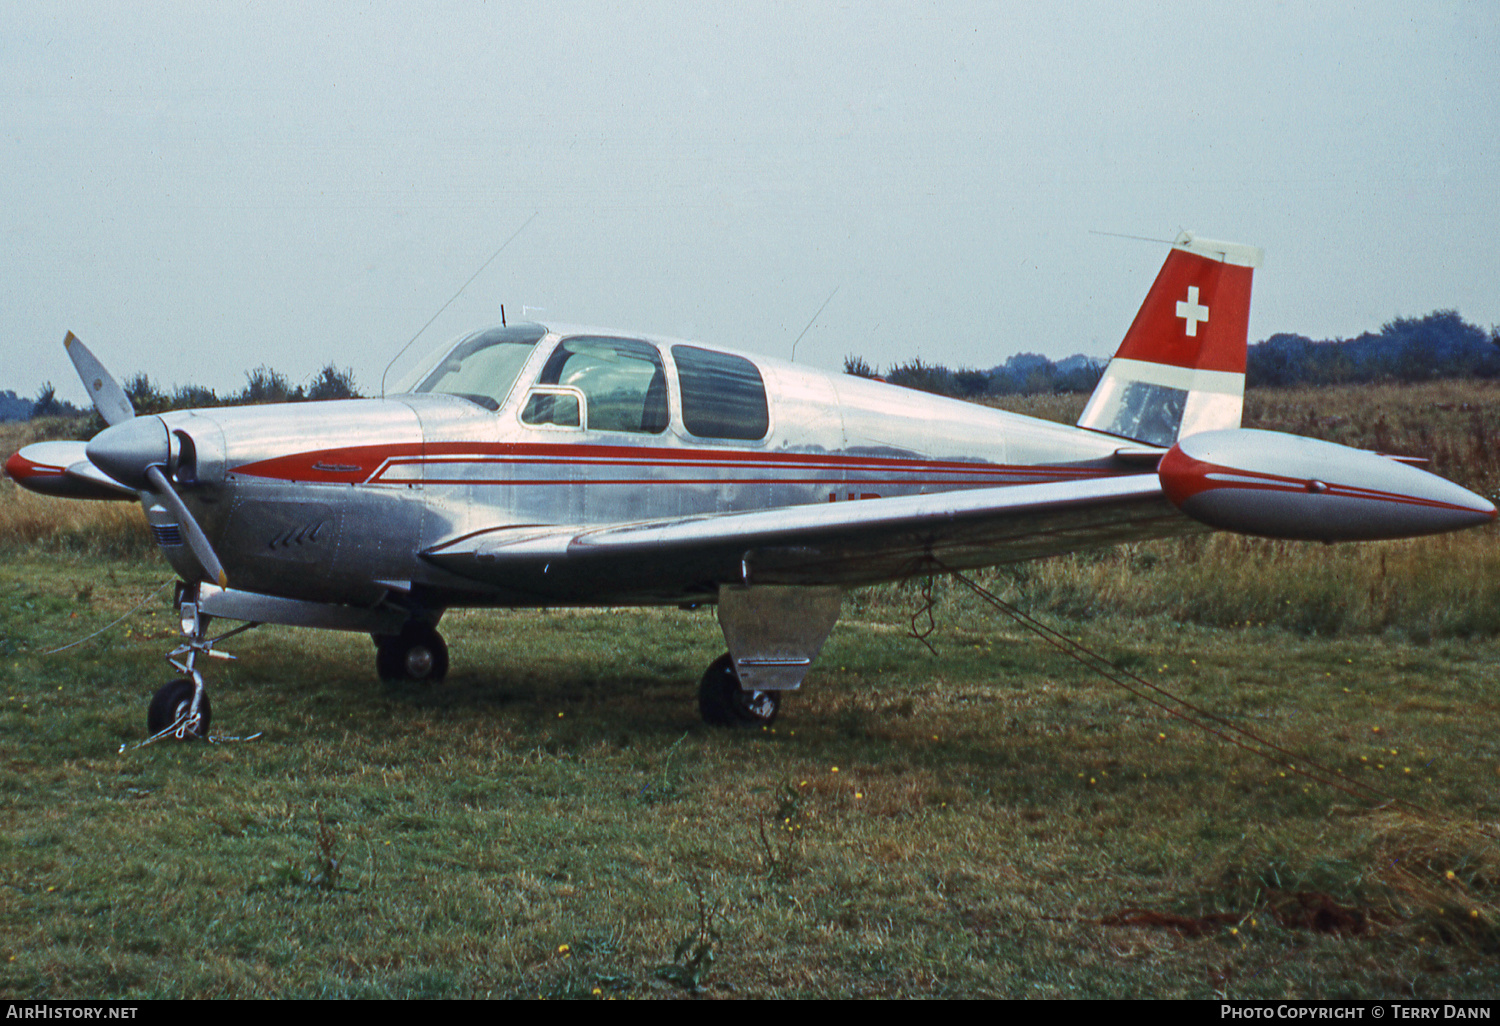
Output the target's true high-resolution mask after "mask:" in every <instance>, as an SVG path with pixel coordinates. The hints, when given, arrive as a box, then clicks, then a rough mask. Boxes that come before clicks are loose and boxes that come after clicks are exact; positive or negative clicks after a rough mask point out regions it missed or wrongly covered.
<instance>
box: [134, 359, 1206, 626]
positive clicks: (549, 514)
mask: <svg viewBox="0 0 1500 1026" xmlns="http://www.w3.org/2000/svg"><path fill="white" fill-rule="evenodd" d="M580 336H583V337H587V338H590V339H599V338H605V337H608V338H620V339H628V341H630V342H632V343H634V344H637V345H648V346H651V347H652V348H653V349H654V350H655V351H656V353H657V354H659V358H660V366H661V368H662V370H664V371H665V374H664V379H665V380H664V384H665V393H666V396H665V397H666V408H667V411H668V417H667V419H666V423H662V424H655V425H652V427H653V428H654V430H613V429H595V428H592V427H591V426H589V424H588V423H586V421H587V417H586V416H585V417H583V418H580V419H582V420H584V421H585V423H580V424H578V425H576V426H575V425H567V426H558V425H556V424H550V423H540V424H539V423H528V422H527V421H526V419H525V418H523V416H522V413H523V410H524V408H525V405H526V402H527V397H528V395H530V394H531V393H532V392H533V390H534V389H536V388H543V389H545V388H548V387H549V386H546V385H540V386H539V385H538V378H539V377H541V376H543V375H542V371H543V368H544V367H545V366H546V364H547V362H548V360H549V358H550V357H551V354H552V353H553V352H554V351H555V350H556V349H557V347H558V346H559V344H560V343H562V342H563V341H564V340H565V339H568V338H576V337H580ZM684 345H687V344H685V343H681V342H674V341H673V340H665V339H656V338H650V337H645V336H639V335H636V336H622V335H618V334H614V335H609V334H608V333H604V332H600V331H597V330H591V329H576V330H570V329H549V330H548V331H547V332H546V334H545V335H543V336H542V337H541V338H540V340H539V341H537V342H536V343H535V345H534V347H533V351H532V352H531V354H530V355H529V356H528V357H527V359H526V362H525V364H524V366H523V367H522V368H521V370H520V373H519V374H517V376H516V379H515V382H514V384H513V385H512V386H511V387H510V389H509V390H508V391H507V392H506V394H504V395H503V396H500V397H498V398H497V399H495V400H494V401H495V402H496V403H497V404H498V408H497V409H493V410H492V409H489V408H488V407H487V406H486V405H481V404H480V403H479V402H476V401H474V400H473V399H470V398H464V397H461V396H458V395H450V394H443V393H440V392H425V393H424V392H407V393H402V394H396V395H391V396H388V397H387V398H384V399H362V400H347V401H339V402H323V403H296V404H285V405H275V406H256V407H239V408H222V409H204V410H188V411H179V412H174V413H167V414H163V415H161V420H162V422H163V423H164V424H165V425H166V428H167V430H168V431H169V432H170V434H171V436H172V438H173V439H174V440H175V445H176V446H177V447H178V451H179V452H183V451H185V452H187V453H188V454H189V455H188V457H186V458H181V459H179V466H180V467H181V468H183V469H180V470H179V472H178V475H177V478H176V480H177V482H178V484H179V485H180V486H181V487H180V493H181V494H182V497H183V499H184V501H185V502H186V503H187V504H188V506H189V507H190V508H191V509H192V511H193V512H194V514H195V515H196V516H197V517H198V519H199V522H200V523H201V524H202V526H203V528H204V531H205V532H206V533H207V534H208V536H209V537H210V539H211V540H212V542H213V545H214V547H215V549H216V550H217V551H218V553H219V556H220V558H221V559H222V561H223V564H224V566H225V568H226V570H227V571H228V574H229V579H230V580H231V581H232V582H233V583H234V587H235V588H237V589H243V590H247V591H253V592H257V593H262V594H269V595H279V596H284V597H288V598H297V599H305V600H310V601H315V602H325V603H344V604H351V605H357V606H368V605H373V604H375V603H377V602H379V601H381V599H382V598H383V597H385V596H386V595H387V594H389V593H392V592H395V593H398V594H416V595H418V596H420V597H421V599H422V601H423V603H424V604H426V605H429V606H433V607H435V608H438V609H441V608H445V607H448V606H454V605H464V606H469V605H474V606H548V605H559V604H570V603H579V604H591V605H597V604H605V605H612V604H614V605H624V604H667V603H682V602H692V601H703V600H710V601H711V600H712V599H713V595H712V594H711V593H705V590H704V585H705V582H703V581H702V580H701V579H699V578H697V577H696V576H694V574H693V573H692V572H691V571H689V570H687V569H686V568H685V569H684V572H683V573H682V574H674V572H673V568H672V566H671V565H670V564H669V563H668V564H664V565H662V566H660V567H659V568H658V569H659V572H656V573H645V574H642V575H640V576H639V577H637V578H635V579H614V580H611V579H592V580H590V579H586V575H585V577H584V579H581V578H580V574H578V573H576V572H565V571H564V569H563V568H561V567H559V568H558V570H557V572H556V573H551V572H546V571H550V570H551V568H550V567H544V572H543V573H541V574H540V575H536V574H525V575H523V577H524V579H522V580H518V581H516V582H515V585H514V586H512V587H507V586H506V585H505V584H497V583H495V582H494V581H493V580H488V581H484V582H480V581H476V580H475V579H473V578H471V577H466V576H462V575H458V574H454V573H453V572H451V571H449V570H446V569H444V568H442V567H440V566H438V565H436V564H435V563H434V562H432V561H431V560H429V559H427V558H424V557H423V553H426V552H429V551H431V550H433V549H434V548H437V547H439V546H442V545H444V544H448V543H452V542H453V541H455V540H457V539H462V538H464V537H466V536H469V535H472V534H475V533H477V532H496V531H504V530H507V529H511V530H514V531H517V532H521V531H525V530H526V529H528V528H533V527H549V528H550V527H553V526H555V525H569V526H574V527H579V528H587V527H589V526H594V525H620V524H629V523H634V522H640V521H650V520H659V519H662V518H688V517H695V516H704V515H715V514H724V513H734V512H743V511H750V510H766V509H780V508H787V507H796V506H805V505H809V504H814V503H834V502H847V501H858V500H867V499H874V498H893V497H898V496H910V495H929V494H934V493H938V492H947V491H954V490H960V489H973V488H983V487H993V486H996V485H1019V484H1033V483H1041V482H1049V481H1069V480H1080V479H1088V478H1097V477H1101V476H1108V475H1115V474H1123V473H1128V472H1130V471H1131V469H1132V468H1131V467H1130V466H1129V465H1128V464H1126V463H1124V462H1122V461H1121V460H1120V459H1119V458H1118V457H1117V456H1116V453H1117V452H1118V451H1119V450H1121V448H1122V446H1124V445H1129V444H1130V443H1128V442H1127V441H1126V440H1122V439H1120V438H1115V437H1111V436H1108V435H1102V434H1100V433H1098V432H1094V431H1088V430H1083V429H1079V428H1075V427H1070V426H1065V425H1061V424H1055V423H1052V422H1048V421H1041V420H1036V419H1034V418H1029V417H1024V416H1020V415H1017V414H1012V413H1007V412H1003V411H1000V410H994V409H989V408H986V407H982V406H977V405H975V404H972V403H966V402H960V401H957V400H952V399H947V398H943V397H940V396H935V395H930V394H927V393H924V392H919V391H914V390H911V389H907V388H901V387H898V386H894V385H889V384H885V383H882V382H878V381H871V380H867V379H863V378H858V377H853V376H849V375H839V374H827V373H823V372H820V371H817V370H813V369H810V368H807V367H803V366H798V365H794V364H789V363H785V362H781V361H778V360H773V359H768V358H765V357H761V356H756V355H752V354H746V353H734V354H733V355H734V356H735V357H736V358H738V359H741V360H745V361H748V362H749V363H750V364H752V365H753V366H754V368H755V369H756V371H758V373H759V375H760V378H761V381H762V382H763V386H764V396H765V401H766V406H767V409H766V430H765V433H764V435H763V436H762V437H760V438H758V439H753V440H725V439H720V438H707V437H702V436H700V435H695V434H693V433H692V431H690V430H689V427H688V424H687V423H686V422H685V419H684V414H683V402H682V386H681V384H680V380H679V377H678V374H677V367H676V361H675V360H674V354H673V349H674V347H675V348H681V347H682V346H684ZM691 345H692V347H693V348H694V349H695V350H699V351H701V350H703V349H705V348H706V347H701V346H698V345H697V344H696V343H694V344H691ZM714 351H715V352H724V353H729V352H731V351H728V350H714ZM1136 469H1138V468H1136ZM144 502H145V506H146V512H147V517H148V520H149V521H150V522H151V524H152V526H153V529H154V530H155V531H156V534H157V537H158V540H159V541H160V542H162V547H161V551H162V553H163V555H164V556H165V557H166V558H167V560H168V561H169V562H170V563H172V565H173V567H174V568H175V569H177V570H178V571H179V572H180V573H182V574H183V576H184V577H185V578H187V579H190V580H191V579H192V578H193V576H194V575H195V574H196V573H197V572H198V571H197V567H196V564H195V562H194V561H193V557H192V554H191V552H190V551H188V550H187V548H186V547H185V546H183V545H182V544H180V539H179V537H178V535H177V534H175V533H174V530H173V528H174V527H175V521H174V516H173V514H172V512H171V511H170V510H168V509H166V508H165V507H164V506H162V505H161V504H160V503H158V502H153V501H152V500H151V497H150V496H149V495H147V496H146V498H145V500H144ZM1183 525H1184V528H1185V529H1191V524H1190V522H1189V521H1186V520H1184V521H1183Z"/></svg>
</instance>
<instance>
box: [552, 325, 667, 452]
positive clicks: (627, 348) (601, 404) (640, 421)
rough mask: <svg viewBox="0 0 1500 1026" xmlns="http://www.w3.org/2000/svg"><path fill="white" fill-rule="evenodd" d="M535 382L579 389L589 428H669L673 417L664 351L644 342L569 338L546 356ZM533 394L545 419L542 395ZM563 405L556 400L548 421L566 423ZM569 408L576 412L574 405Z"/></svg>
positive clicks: (656, 430) (640, 430)
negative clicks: (563, 417)
mask: <svg viewBox="0 0 1500 1026" xmlns="http://www.w3.org/2000/svg"><path fill="white" fill-rule="evenodd" d="M537 384H538V385H557V386H561V387H562V388H567V389H573V390H576V391H577V392H578V394H579V395H581V396H582V397H583V400H584V401H583V417H584V418H585V421H586V422H585V423H584V425H583V426H584V427H585V428H587V429H588V430H590V431H630V432H634V433H636V434H648V435H656V434H661V432H663V431H665V430H666V429H667V424H668V422H669V421H670V419H671V414H670V413H669V412H668V409H667V375H666V371H665V369H664V368H663V366H662V362H661V354H660V353H658V352H657V351H656V347H655V346H653V345H650V344H648V343H646V342H638V341H636V340H634V339H628V338H598V337H593V336H582V335H581V336H575V337H574V338H565V339H563V340H562V341H561V342H559V343H558V345H557V348H556V349H554V350H553V351H552V355H551V356H550V357H548V358H547V364H546V366H545V367H543V368H542V373H541V375H540V377H538V379H537ZM559 390H560V389H559ZM533 398H534V399H536V400H537V401H538V409H537V410H535V411H533V415H534V417H535V419H536V421H541V420H542V418H543V411H542V410H541V409H540V403H541V399H540V397H539V396H534V397H533ZM559 405H560V404H559V401H558V400H556V399H554V400H553V401H552V403H551V404H550V408H549V410H548V411H546V417H547V420H546V422H547V423H553V424H559V425H560V424H562V421H561V420H559V419H557V414H558V412H559V411H558V407H559ZM528 409H530V406H529V405H528ZM568 413H569V414H570V415H571V416H574V417H576V416H577V415H578V413H577V411H576V406H574V407H572V408H571V409H570V410H569V411H568ZM522 419H523V420H525V419H526V418H525V417H524V416H523V417H522ZM530 422H533V421H528V423H530Z"/></svg>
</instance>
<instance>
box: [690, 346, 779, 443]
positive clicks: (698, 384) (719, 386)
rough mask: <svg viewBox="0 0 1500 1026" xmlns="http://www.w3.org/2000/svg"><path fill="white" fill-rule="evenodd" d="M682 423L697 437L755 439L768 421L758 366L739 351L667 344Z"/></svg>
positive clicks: (764, 385) (763, 435) (764, 387)
mask: <svg viewBox="0 0 1500 1026" xmlns="http://www.w3.org/2000/svg"><path fill="white" fill-rule="evenodd" d="M672 359H674V360H675V361H676V362H677V383H678V385H679V387H680V388H681V391H682V425H683V427H685V428H687V430H688V432H689V433H690V434H694V435H697V436H698V437H699V438H727V439H734V440H736V441H755V440H757V439H761V438H764V437H765V436H766V431H767V430H769V428H770V426H771V417H770V412H769V407H768V406H767V405H766V384H765V381H763V380H762V379H761V376H760V369H759V368H757V367H756V366H755V364H753V363H751V362H750V361H749V360H747V359H745V358H744V357H742V356H732V355H730V354H729V353H720V352H715V351H714V350H712V349H699V348H698V347H697V346H673V347H672Z"/></svg>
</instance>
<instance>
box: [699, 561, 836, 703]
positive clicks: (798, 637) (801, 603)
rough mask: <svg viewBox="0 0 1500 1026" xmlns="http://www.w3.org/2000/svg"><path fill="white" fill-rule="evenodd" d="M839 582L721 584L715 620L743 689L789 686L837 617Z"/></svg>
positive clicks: (808, 663)
mask: <svg viewBox="0 0 1500 1026" xmlns="http://www.w3.org/2000/svg"><path fill="white" fill-rule="evenodd" d="M843 598H844V593H843V590H842V589H840V588H833V587H815V588H800V587H791V586H780V585H754V586H745V585H724V586H722V587H720V588H719V626H720V627H722V628H723V629H724V641H725V642H726V643H727V644H728V645H729V655H730V657H731V658H732V659H733V660H734V669H735V674H736V676H738V677H739V680H740V687H741V688H743V689H744V690H746V691H791V690H794V689H796V688H798V687H800V686H801V685H802V678H803V677H805V676H807V671H808V669H809V668H811V666H812V661H813V660H814V659H816V658H817V657H818V653H819V652H820V651H821V650H822V648H823V643H824V642H825V641H827V640H828V635H829V633H830V632H831V631H832V630H833V625H834V624H835V623H837V622H838V618H839V612H840V611H841V609H842V605H843Z"/></svg>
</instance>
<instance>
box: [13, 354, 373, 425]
mask: <svg viewBox="0 0 1500 1026" xmlns="http://www.w3.org/2000/svg"><path fill="white" fill-rule="evenodd" d="M120 387H121V388H123V389H124V390H125V394H126V395H127V396H129V397H130V404H131V405H132V406H134V407H135V412H136V413H138V414H151V413H165V412H167V411H168V410H186V409H203V408H205V407H209V406H248V405H258V404H262V403H301V402H318V401H320V400H325V399H360V398H363V396H362V395H361V394H360V391H359V386H358V385H357V384H356V383H355V380H354V371H353V370H352V369H351V368H340V367H336V366H334V365H333V364H331V363H330V364H328V365H327V366H325V367H324V368H323V369H322V370H320V371H318V373H317V374H315V375H313V377H312V380H311V381H309V382H308V383H307V384H305V385H294V384H292V382H291V379H290V378H288V377H287V376H286V375H285V374H283V373H281V372H280V371H278V370H273V369H271V368H270V367H267V366H265V365H261V366H259V367H257V368H255V369H254V370H252V371H246V372H245V387H244V388H241V389H240V390H239V391H237V392H228V393H225V394H224V395H219V394H218V393H217V392H215V391H214V390H213V389H211V388H205V387H204V386H203V385H178V386H177V387H176V388H174V389H172V390H171V391H167V390H166V389H164V388H162V387H161V386H160V385H158V384H157V383H156V382H155V381H152V380H151V377H150V375H148V374H145V373H144V372H142V373H138V374H135V375H133V376H131V377H129V378H127V379H126V380H125V383H124V384H123V385H121V386H120ZM85 414H90V415H92V416H93V417H94V418H96V419H99V420H100V423H99V429H101V430H102V429H103V421H102V418H99V414H98V413H95V412H94V411H93V410H92V409H88V410H84V409H80V408H79V407H77V406H75V405H73V404H72V403H70V402H68V401H66V400H64V399H59V398H57V389H56V388H55V387H53V384H52V382H50V381H49V382H47V383H45V384H44V385H42V388H41V391H39V392H38V393H37V396H36V398H35V399H33V400H23V399H20V398H19V397H18V396H17V395H16V394H15V393H14V392H0V420H26V419H28V418H31V417H81V416H84V415H85Z"/></svg>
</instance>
